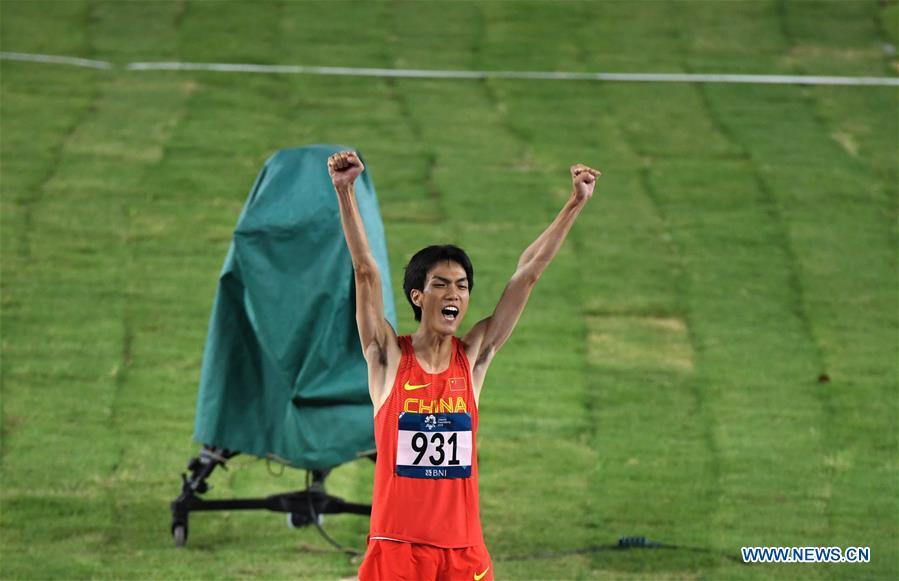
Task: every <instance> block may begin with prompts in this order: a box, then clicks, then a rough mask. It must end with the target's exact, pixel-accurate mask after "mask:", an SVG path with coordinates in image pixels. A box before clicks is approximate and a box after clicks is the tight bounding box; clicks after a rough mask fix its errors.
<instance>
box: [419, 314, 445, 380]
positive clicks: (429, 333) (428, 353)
mask: <svg viewBox="0 0 899 581" xmlns="http://www.w3.org/2000/svg"><path fill="white" fill-rule="evenodd" d="M412 348H413V349H414V350H415V356H416V357H417V358H418V362H419V364H421V365H422V366H423V367H424V368H425V371H429V372H434V373H439V372H441V371H443V370H444V369H446V368H447V367H449V364H450V358H451V357H452V355H453V336H452V335H448V334H445V333H435V332H434V331H433V330H431V329H428V328H426V327H425V326H424V325H419V326H418V330H417V331H415V333H413V334H412Z"/></svg>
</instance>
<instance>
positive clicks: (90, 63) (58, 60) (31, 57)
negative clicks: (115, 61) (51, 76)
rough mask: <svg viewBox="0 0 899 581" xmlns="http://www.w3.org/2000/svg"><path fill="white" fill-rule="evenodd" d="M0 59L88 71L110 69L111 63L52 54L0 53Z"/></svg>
mask: <svg viewBox="0 0 899 581" xmlns="http://www.w3.org/2000/svg"><path fill="white" fill-rule="evenodd" d="M0 59H3V60H9V61H30V62H35V63H51V64H54V65H72V66H75V67H87V68H90V69H111V68H112V63H109V62H106V61H94V60H90V59H82V58H77V57H73V56H56V55H52V54H30V53H24V52H0Z"/></svg>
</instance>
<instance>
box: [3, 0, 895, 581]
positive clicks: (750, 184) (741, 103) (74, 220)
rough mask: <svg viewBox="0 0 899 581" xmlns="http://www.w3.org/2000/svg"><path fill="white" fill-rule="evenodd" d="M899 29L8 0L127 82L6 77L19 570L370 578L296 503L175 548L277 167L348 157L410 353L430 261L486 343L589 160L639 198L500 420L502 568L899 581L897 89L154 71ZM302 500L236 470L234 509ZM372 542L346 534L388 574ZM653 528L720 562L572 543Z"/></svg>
mask: <svg viewBox="0 0 899 581" xmlns="http://www.w3.org/2000/svg"><path fill="white" fill-rule="evenodd" d="M897 39H899V4H897V3H896V2H895V0H891V1H887V2H877V1H873V0H872V1H848V0H847V1H843V2H787V1H783V0H782V1H761V0H760V1H734V2H724V1H716V2H708V1H707V2H699V1H696V2H692V1H691V2H674V1H672V2H654V1H646V2H605V3H581V2H574V3H500V2H484V3H479V4H474V3H465V2H459V3H450V4H437V3H404V2H365V3H352V4H348V3H307V2H291V1H283V2H256V3H228V4H224V3H213V2H199V1H192V2H184V1H181V2H138V3H135V2H96V1H66V2H18V1H11V0H2V2H0V48H2V50H4V51H17V52H33V53H47V54H60V55H72V56H80V57H85V58H95V59H105V60H109V61H112V62H113V63H116V64H117V65H119V66H118V67H117V68H116V69H114V70H108V71H95V70H89V69H78V68H73V67H66V66H60V65H43V64H37V63H23V62H12V61H2V62H0V115H2V117H0V146H2V149H0V153H2V159H0V161H2V171H0V192H2V229H0V242H2V446H0V453H2V493H0V500H2V507H0V508H2V511H0V527H2V543H0V550H2V553H0V577H2V578H4V579H45V578H57V579H73V578H160V579H169V578H247V577H263V578H296V577H304V578H305V577H309V578H322V579H336V578H339V577H346V576H352V575H354V574H355V571H356V568H357V567H358V565H357V563H356V562H353V561H351V560H350V558H349V557H348V556H347V555H345V554H341V553H339V552H336V551H334V550H332V549H331V547H330V546H329V545H327V544H326V543H325V542H324V541H323V540H322V539H321V537H320V536H319V535H318V533H317V532H316V531H315V530H309V529H305V530H300V531H292V530H288V529H287V528H286V527H285V525H284V517H283V515H280V514H274V513H267V512H245V513H238V512H234V513H230V514H224V513H210V514H199V515H194V516H193V517H192V518H191V536H190V540H189V542H188V545H187V547H186V548H185V549H182V550H175V549H174V548H173V544H172V539H171V537H170V533H169V523H170V515H169V508H168V503H169V502H170V501H171V500H173V499H174V497H175V496H176V495H177V493H178V491H179V487H180V483H179V480H178V474H179V472H180V471H182V470H183V469H184V465H185V463H186V461H187V460H188V458H189V457H191V456H192V455H194V454H195V453H196V451H197V445H196V444H195V443H194V442H192V441H191V433H192V429H193V414H194V402H195V398H196V394H197V382H198V376H199V368H200V362H201V354H202V348H203V343H204V340H205V334H206V326H207V323H208V317H209V311H210V307H211V304H212V299H213V292H214V290H215V287H216V282H217V275H218V271H219V268H220V267H221V264H222V261H223V259H224V255H225V251H226V250H227V247H228V244H229V241H230V236H231V231H232V228H233V226H234V223H235V221H236V219H237V216H238V214H239V212H240V209H241V207H242V204H243V202H244V200H245V197H246V194H247V192H248V190H249V187H250V185H251V184H252V182H253V179H254V177H255V175H256V172H257V171H258V169H259V168H260V167H261V165H262V162H263V161H264V160H265V159H266V158H267V157H268V156H269V155H270V154H271V153H273V152H274V151H275V150H277V149H279V148H283V147H293V146H299V145H303V144H309V143H343V144H350V145H353V146H355V147H356V148H358V149H359V150H360V151H362V152H363V154H364V155H365V156H366V159H367V161H368V168H369V171H370V172H371V173H372V176H373V178H374V181H375V184H376V186H377V190H378V194H379V197H380V201H381V207H382V213H383V217H384V220H385V225H386V230H387V237H388V243H389V248H390V260H391V264H392V269H393V270H392V273H391V275H392V280H393V287H394V289H395V291H397V292H396V302H397V305H398V306H399V307H400V313H401V318H400V319H401V323H400V331H402V332H411V331H412V330H413V329H414V327H413V323H414V321H413V319H412V316H411V312H410V311H409V310H408V309H406V308H405V300H404V299H403V297H402V291H401V288H402V285H401V278H400V277H401V274H402V266H403V265H404V264H405V263H406V261H407V260H408V258H409V257H410V256H411V255H412V253H413V252H415V251H416V250H418V249H419V248H421V247H422V246H425V245H427V244H430V243H435V242H453V243H457V244H460V245H462V246H463V247H464V248H466V249H467V250H468V251H469V253H470V254H471V256H472V259H473V261H474V264H475V269H476V273H477V279H478V280H477V282H478V285H477V289H476V290H475V293H474V295H473V297H472V307H471V313H470V314H469V316H468V319H467V321H466V323H467V324H465V323H463V326H464V327H466V328H467V326H468V325H470V324H472V323H473V322H475V321H476V320H478V319H480V318H481V317H483V316H486V315H487V314H489V312H490V311H491V309H492V306H493V305H494V304H495V301H496V300H497V298H498V297H499V293H500V292H501V290H502V288H503V286H504V285H505V283H506V281H507V279H508V277H509V276H510V275H511V273H512V271H513V269H514V267H515V263H516V261H517V258H518V256H519V254H520V252H521V251H522V250H523V249H524V248H525V246H526V245H527V244H528V243H529V242H530V241H531V240H532V239H533V238H534V237H536V236H537V234H539V232H540V231H541V230H542V228H543V227H545V225H546V224H548V223H549V221H550V220H551V219H552V217H553V216H554V215H555V213H556V212H557V211H558V209H559V208H560V207H561V204H562V202H563V200H564V198H565V196H566V195H567V193H568V191H569V190H568V188H569V187H570V179H569V177H568V175H567V168H568V166H569V165H570V164H572V163H575V162H583V163H587V164H591V165H594V166H596V167H599V168H601V169H602V170H603V172H604V173H605V175H604V177H603V178H602V180H601V181H600V185H599V188H598V193H597V194H596V195H595V196H594V199H593V200H592V201H591V203H590V206H588V208H587V209H586V210H585V211H584V213H583V214H582V215H581V217H580V219H579V221H578V223H577V224H575V227H574V229H573V230H572V233H571V236H570V238H569V240H568V241H567V242H566V245H565V246H564V247H563V249H562V251H561V252H560V254H559V256H558V257H557V259H556V261H555V262H554V263H553V264H552V266H550V268H549V269H548V270H547V272H546V273H545V274H544V276H543V278H542V279H541V281H540V283H539V285H538V287H537V289H536V291H535V293H534V295H533V296H532V299H531V302H530V304H529V306H528V309H527V311H526V312H525V315H524V317H523V318H522V320H521V323H520V325H519V327H518V329H517V330H516V332H515V334H514V335H513V336H512V339H511V340H510V341H509V343H508V344H507V345H506V347H505V348H504V350H503V352H502V353H501V354H500V355H499V356H498V357H497V359H496V360H495V363H494V364H493V367H492V369H491V371H490V374H489V376H488V378H487V383H486V385H485V388H484V392H483V397H482V398H481V430H480V451H481V498H482V506H481V512H482V518H483V522H484V527H485V536H486V539H487V543H488V547H489V549H490V551H491V553H492V555H493V557H494V560H495V571H496V576H497V578H498V579H613V578H615V579H618V578H640V579H643V578H649V579H675V578H676V579H684V578H691V579H692V578H704V579H768V578H777V579H798V578H801V579H895V578H897V576H899V548H897V547H899V484H897V483H899V445H897V437H899V434H897V426H899V422H897V419H899V418H897V413H899V412H897V410H899V380H897V354H899V345H897V341H899V304H897V301H899V286H897V256H896V252H897V165H896V164H897V159H899V145H897V141H899V128H897V96H899V92H897V89H896V88H883V87H823V86H818V87H800V86H762V85H730V84H705V85H699V84H647V83H599V82H553V81H523V80H486V81H485V80H411V79H383V78H351V77H324V76H303V75H281V76H279V75H259V74H256V75H253V74H221V73H202V72H181V73H176V72H128V71H126V70H124V68H123V67H122V66H121V65H124V64H126V63H128V62H131V61H140V60H144V61H163V60H182V61H201V62H244V63H262V64H305V65H334V66H354V67H398V68H433V69H465V70H467V69H478V70H482V69H492V70H563V71H609V72H715V73H759V74H764V73H772V74H821V75H851V76H862V75H868V76H895V75H896V74H897V70H899V65H897V61H896V57H895V56H890V55H889V54H886V53H885V51H884V44H885V43H892V44H893V45H896V44H899V42H897ZM821 374H827V375H828V376H829V378H830V381H829V382H821V381H819V376H820V375H821ZM371 477H372V466H371V464H370V463H368V462H364V461H363V462H356V463H352V464H349V465H345V466H343V467H340V468H339V469H337V470H336V471H335V472H334V474H333V475H332V477H331V478H330V479H329V485H330V491H331V492H332V493H334V494H337V495H338V496H343V497H344V498H347V499H351V500H356V501H365V500H367V499H368V498H369V495H370V493H371ZM303 482H304V474H303V473H302V472H300V471H296V470H287V471H286V472H285V473H284V474H283V475H282V476H281V477H280V478H276V477H273V476H272V475H270V474H269V471H268V470H266V466H265V462H264V461H254V459H253V458H250V457H238V458H237V459H235V461H233V462H232V466H231V469H230V470H229V471H228V472H218V473H216V474H215V475H214V476H213V479H212V484H213V485H214V486H215V488H214V490H212V491H211V492H210V494H209V495H207V496H208V497H215V498H219V497H231V496H248V495H267V494H273V493H277V492H282V491H288V490H292V489H297V488H301V487H302V486H303ZM367 527H368V522H367V520H366V519H362V518H359V517H354V516H337V517H333V518H330V519H329V520H328V521H327V523H326V528H327V530H328V531H329V532H330V533H331V534H332V535H333V536H334V537H335V538H336V539H337V540H338V541H340V542H341V543H343V544H345V545H348V546H350V547H354V548H356V549H359V550H362V549H363V548H364V542H365V534H366V532H367ZM625 535H645V536H646V537H648V538H650V539H652V540H656V541H660V542H665V543H672V544H680V545H686V546H690V547H701V548H705V549H709V552H694V551H688V550H631V551H598V552H592V553H591V552H584V553H574V552H573V551H574V550H576V549H579V548H583V547H588V546H591V545H603V544H608V543H614V542H616V541H617V539H618V538H619V537H621V536H625ZM750 545H764V546H839V547H847V546H870V547H871V562H870V563H868V564H829V565H825V564H780V565H771V564H768V565H743V564H740V563H737V562H735V561H733V560H732V559H729V558H727V557H726V556H725V555H729V556H732V557H734V558H737V557H738V556H739V549H740V547H741V546H750ZM545 553H553V555H546V554H545ZM538 554H543V555H542V556H541V555H538ZM534 555H538V556H541V558H528V559H526V557H533V556H534Z"/></svg>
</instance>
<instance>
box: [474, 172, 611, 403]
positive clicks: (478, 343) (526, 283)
mask: <svg viewBox="0 0 899 581" xmlns="http://www.w3.org/2000/svg"><path fill="white" fill-rule="evenodd" d="M600 175H601V173H600V172H598V171H597V170H595V169H592V168H589V167H587V166H585V165H583V164H577V165H573V166H571V181H572V191H571V196H570V197H569V198H568V201H566V202H565V205H564V206H563V207H562V210H561V211H560V212H559V215H558V216H556V218H555V220H553V221H552V224H550V225H549V227H547V228H546V230H544V231H543V233H542V234H540V236H538V237H537V239H536V240H534V242H533V243H532V244H531V245H530V246H528V247H527V249H526V250H525V251H524V252H523V253H522V255H521V258H520V259H519V260H518V267H517V268H516V269H515V274H513V275H512V278H511V280H509V283H508V284H507V285H506V288H505V290H504V291H503V294H502V297H500V299H499V302H498V303H497V305H496V308H495V309H494V311H493V314H492V315H491V316H489V317H487V318H486V319H483V320H482V321H479V322H478V323H477V324H476V325H475V326H474V327H472V328H471V330H470V331H469V332H468V334H467V335H466V336H465V339H464V342H465V345H466V350H467V352H468V353H469V356H471V355H474V363H473V365H472V367H473V370H472V372H473V374H474V377H473V378H472V380H473V381H474V383H475V385H476V386H480V385H481V384H482V380H483V377H484V375H485V374H486V372H487V367H488V366H489V364H490V361H491V360H492V359H493V356H494V355H495V354H496V352H497V351H498V350H499V348H500V347H502V345H503V343H505V342H506V340H507V339H508V338H509V335H511V334H512V329H514V328H515V325H516V324H517V323H518V319H519V318H520V317H521V313H522V312H523V311H524V306H525V305H526V304H527V302H528V297H530V295H531V290H532V289H533V288H534V285H535V284H537V281H538V280H539V279H540V275H541V274H543V270H544V269H545V268H546V267H547V266H548V265H549V263H550V262H551V261H552V259H553V258H554V257H555V255H556V253H557V252H558V251H559V248H561V247H562V243H563V242H564V241H565V237H566V236H567V235H568V231H569V230H571V225H572V224H574V220H575V219H576V218H577V217H578V214H580V213H581V210H583V208H584V206H585V205H586V203H587V201H588V200H589V199H590V197H591V196H592V195H593V189H594V187H595V186H596V179H597V178H598V177H599V176H600Z"/></svg>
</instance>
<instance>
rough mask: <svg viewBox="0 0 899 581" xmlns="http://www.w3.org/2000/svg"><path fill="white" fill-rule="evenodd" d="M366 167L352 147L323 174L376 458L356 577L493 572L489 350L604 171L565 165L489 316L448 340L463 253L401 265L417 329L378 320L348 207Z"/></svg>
mask: <svg viewBox="0 0 899 581" xmlns="http://www.w3.org/2000/svg"><path fill="white" fill-rule="evenodd" d="M364 170H365V168H364V166H363V165H362V161H361V160H360V159H359V157H358V156H357V155H356V153H355V152H352V151H344V152H340V153H336V154H334V155H332V156H331V157H330V158H329V159H328V172H329V173H330V175H331V181H332V182H333V184H334V189H335V190H336V192H337V200H338V204H339V206H340V219H341V222H342V224H343V231H344V235H345V236H346V241H347V246H348V247H349V250H350V256H351V257H352V260H353V271H354V274H355V282H356V322H357V324H358V327H359V338H360V340H361V343H362V350H363V352H364V355H365V360H366V362H367V363H368V389H369V393H370V395H371V400H372V403H373V404H374V413H375V442H376V446H377V451H378V459H377V463H376V465H375V481H374V492H373V499H372V514H371V528H370V532H369V537H368V549H367V551H366V554H365V558H364V560H363V562H362V566H361V567H360V569H359V578H360V579H361V580H363V581H367V580H369V579H384V580H387V579H389V580H394V579H415V580H425V579H434V580H437V579H441V580H442V579H466V580H469V579H474V580H475V581H490V580H492V579H493V565H492V563H491V561H490V555H489V554H488V552H487V548H486V546H485V545H484V537H483V534H482V532H481V520H480V515H479V509H478V462H477V433H478V400H479V398H480V394H481V387H482V385H483V383H484V377H485V376H486V374H487V369H488V367H489V366H490V362H491V361H492V360H493V356H494V355H496V353H497V351H499V349H500V348H501V347H502V346H503V344H504V343H505V342H506V340H507V339H508V338H509V335H510V334H511V333H512V329H514V328H515V325H516V323H517V322H518V319H519V317H520V316H521V313H522V311H523V310H524V306H525V304H527V301H528V297H529V296H530V294H531V290H532V289H533V288H534V285H535V284H536V283H537V280H538V279H539V278H540V275H541V274H542V273H543V270H544V269H545V268H546V266H547V265H548V264H549V263H550V261H552V259H553V257H554V256H555V255H556V253H557V252H558V251H559V248H560V247H561V246H562V242H563V241H564V240H565V237H566V236H567V234H568V231H569V230H570V229H571V225H572V224H573V223H574V220H575V218H577V216H578V214H580V212H581V210H582V209H583V208H584V205H585V204H586V203H587V201H588V200H589V199H590V197H591V196H592V195H593V189H594V186H595V185H596V179H597V178H598V177H599V176H600V172H598V171H596V170H594V169H591V168H589V167H587V166H585V165H582V164H577V165H573V166H571V180H572V192H571V196H570V198H569V199H568V201H567V202H565V206H564V207H563V208H562V211H561V212H559V215H558V216H556V218H555V220H553V222H552V224H550V225H549V227H548V228H547V229H546V230H545V231H544V232H543V233H542V234H541V235H540V236H539V237H538V238H537V239H536V240H535V241H534V242H533V243H532V244H531V245H530V246H528V248H527V249H526V250H525V251H524V253H523V254H522V255H521V258H520V259H519V261H518V267H517V268H516V270H515V273H514V274H513V275H512V279H511V280H510V281H509V283H508V284H507V285H506V288H505V290H504V291H503V294H502V297H500V300H499V303H497V305H496V308H495V309H494V311H493V314H492V315H491V316H489V317H487V318H486V319H483V320H482V321H479V322H478V323H477V324H476V325H474V326H473V327H472V328H471V330H469V331H468V333H466V334H465V336H464V337H463V338H462V339H459V338H457V337H456V336H455V334H456V331H457V330H458V328H459V325H460V324H461V322H462V319H463V318H464V317H465V313H466V311H467V310H468V300H469V296H470V293H471V291H472V289H473V288H474V272H473V269H472V266H471V261H470V260H469V259H468V256H467V255H466V254H465V252H464V251H463V250H462V249H460V248H457V247H455V246H450V245H447V246H429V247H427V248H425V249H423V250H421V251H419V252H418V253H417V254H415V256H413V257H412V259H411V260H410V261H409V265H408V266H407V267H406V272H405V279H404V282H403V291H404V292H405V295H406V299H407V300H408V301H409V303H410V304H411V305H412V310H413V312H414V314H415V320H416V321H419V326H418V329H417V330H416V331H415V333H413V334H412V335H407V336H402V337H397V335H396V333H395V332H394V329H393V327H391V326H390V324H389V323H388V322H387V321H386V319H385V318H384V303H383V297H382V294H381V278H380V273H379V272H378V265H377V263H376V262H375V259H374V257H373V255H372V253H371V250H370V248H369V245H368V239H367V238H366V235H365V228H364V226H363V223H362V218H361V216H360V214H359V209H358V207H357V205H356V196H355V190H354V186H353V184H354V182H355V180H356V178H357V177H358V176H359V175H360V174H361V173H362V172H363V171H364Z"/></svg>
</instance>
